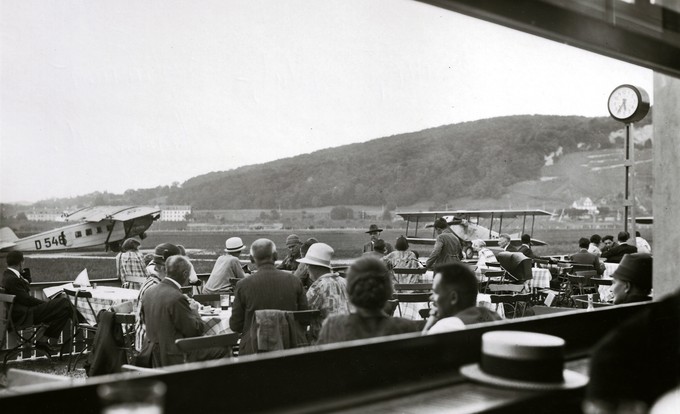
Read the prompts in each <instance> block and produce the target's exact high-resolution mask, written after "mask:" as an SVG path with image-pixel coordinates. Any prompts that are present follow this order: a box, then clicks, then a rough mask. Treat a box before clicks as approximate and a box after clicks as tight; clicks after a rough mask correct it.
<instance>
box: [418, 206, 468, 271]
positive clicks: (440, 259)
mask: <svg viewBox="0 0 680 414" xmlns="http://www.w3.org/2000/svg"><path fill="white" fill-rule="evenodd" d="M434 231H435V232H436V233H437V239H436V240H435V242H434V248H433V249H432V253H430V256H429V257H428V258H427V261H426V262H425V265H426V266H427V268H428V269H434V267H435V266H438V265H442V264H446V263H452V262H459V261H460V259H461V258H462V257H463V249H462V248H461V246H460V240H458V236H456V234H455V233H454V232H453V230H451V227H449V223H448V222H447V221H446V219H445V218H443V217H439V218H438V219H437V220H435V221H434Z"/></svg>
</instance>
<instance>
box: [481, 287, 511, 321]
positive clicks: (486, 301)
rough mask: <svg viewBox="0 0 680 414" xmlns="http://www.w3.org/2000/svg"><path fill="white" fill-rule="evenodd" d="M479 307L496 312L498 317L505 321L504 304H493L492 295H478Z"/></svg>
mask: <svg viewBox="0 0 680 414" xmlns="http://www.w3.org/2000/svg"><path fill="white" fill-rule="evenodd" d="M498 305H501V306H498ZM477 306H483V307H485V308H487V309H489V310H492V311H494V312H496V313H497V314H498V316H500V317H501V319H505V307H503V304H502V303H491V295H488V294H486V293H478V294H477Z"/></svg>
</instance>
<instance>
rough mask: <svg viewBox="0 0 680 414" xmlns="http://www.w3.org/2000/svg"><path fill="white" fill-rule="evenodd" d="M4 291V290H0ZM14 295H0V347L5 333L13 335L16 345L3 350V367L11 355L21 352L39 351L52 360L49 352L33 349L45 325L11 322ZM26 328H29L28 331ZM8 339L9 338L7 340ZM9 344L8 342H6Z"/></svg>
mask: <svg viewBox="0 0 680 414" xmlns="http://www.w3.org/2000/svg"><path fill="white" fill-rule="evenodd" d="M2 291H4V289H2ZM14 299H15V295H9V294H7V293H0V345H1V344H3V342H4V340H5V339H6V338H5V337H4V336H5V333H7V334H11V335H14V337H15V338H16V344H15V345H14V346H12V347H11V348H9V347H8V349H6V350H3V352H5V356H4V358H3V360H2V363H3V366H4V365H5V364H7V361H8V360H9V359H10V357H11V356H12V355H15V354H20V353H23V352H29V353H30V352H31V351H33V350H35V351H36V352H37V351H40V352H42V353H44V354H45V355H47V358H48V359H51V358H52V355H50V354H49V352H45V351H44V350H42V349H37V348H35V340H36V339H38V338H37V337H38V335H39V334H40V333H41V332H42V331H43V330H44V329H45V328H47V325H44V324H39V325H35V326H28V325H27V326H15V325H14V321H13V320H12V309H13V308H14ZM28 328H31V329H30V330H29V329H28ZM7 339H9V338H7ZM8 344H9V341H8Z"/></svg>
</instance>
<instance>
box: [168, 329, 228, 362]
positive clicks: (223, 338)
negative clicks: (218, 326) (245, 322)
mask: <svg viewBox="0 0 680 414" xmlns="http://www.w3.org/2000/svg"><path fill="white" fill-rule="evenodd" d="M240 337H241V335H240V334H238V333H228V334H221V335H205V336H197V337H194V338H182V339H176V340H175V345H177V348H178V349H179V350H180V351H181V352H182V353H183V354H184V362H187V355H188V354H189V353H190V352H192V351H197V350H200V349H207V348H225V349H227V350H228V351H229V356H232V355H233V349H232V348H233V347H234V346H235V345H237V344H238V341H239V339H240Z"/></svg>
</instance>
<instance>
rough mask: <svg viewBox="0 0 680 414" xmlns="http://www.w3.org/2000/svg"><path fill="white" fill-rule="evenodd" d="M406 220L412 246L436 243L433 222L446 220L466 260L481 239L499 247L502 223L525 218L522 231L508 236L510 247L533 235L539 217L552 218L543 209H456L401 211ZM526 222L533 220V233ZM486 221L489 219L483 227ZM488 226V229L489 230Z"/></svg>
mask: <svg viewBox="0 0 680 414" xmlns="http://www.w3.org/2000/svg"><path fill="white" fill-rule="evenodd" d="M396 214H397V215H398V216H401V217H402V218H403V219H404V220H406V239H407V240H408V241H409V243H413V244H434V242H435V240H436V233H435V232H434V228H433V223H434V221H435V220H436V219H438V218H440V217H443V218H444V219H446V221H447V222H448V223H449V226H450V227H451V230H453V233H454V234H455V235H456V236H457V237H458V239H459V240H460V242H461V245H462V247H463V253H464V254H465V256H466V257H472V241H473V240H475V239H481V240H484V242H486V245H487V247H495V246H498V236H499V235H500V234H501V233H503V220H504V219H505V220H506V223H507V220H509V219H512V220H517V219H519V218H521V219H522V230H521V231H519V232H515V233H509V234H510V238H511V244H512V245H515V246H519V245H521V244H522V242H521V236H522V234H525V233H526V234H529V235H533V232H534V224H535V219H536V217H537V216H538V217H542V216H551V215H552V214H551V213H549V212H547V211H544V210H455V211H423V212H398V213H396ZM527 219H531V223H530V230H529V229H528V226H529V223H527ZM483 220H488V223H485V224H486V226H483V225H482V224H481V223H482V221H483ZM487 226H488V227H487ZM531 244H532V245H534V246H545V244H546V243H545V242H544V241H541V240H536V239H534V238H533V237H532V239H531Z"/></svg>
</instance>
